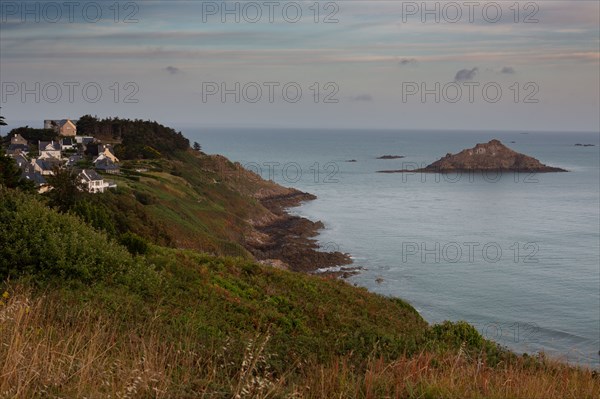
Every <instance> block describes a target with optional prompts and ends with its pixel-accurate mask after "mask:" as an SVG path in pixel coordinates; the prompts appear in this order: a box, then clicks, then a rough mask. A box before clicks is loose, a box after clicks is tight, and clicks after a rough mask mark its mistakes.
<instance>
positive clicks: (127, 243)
mask: <svg viewBox="0 0 600 399" xmlns="http://www.w3.org/2000/svg"><path fill="white" fill-rule="evenodd" d="M119 242H120V243H121V245H123V246H124V247H125V248H127V249H128V250H129V252H130V253H132V254H134V255H143V254H145V253H147V252H148V242H146V240H144V239H143V238H142V237H140V236H138V235H137V234H135V233H132V232H127V233H125V234H123V235H121V238H119Z"/></svg>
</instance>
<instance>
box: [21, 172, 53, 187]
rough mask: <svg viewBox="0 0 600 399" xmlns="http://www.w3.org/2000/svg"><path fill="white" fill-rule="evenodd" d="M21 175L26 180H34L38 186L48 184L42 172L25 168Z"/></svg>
mask: <svg viewBox="0 0 600 399" xmlns="http://www.w3.org/2000/svg"><path fill="white" fill-rule="evenodd" d="M21 177H23V178H24V179H26V180H31V181H33V182H34V183H35V184H36V185H37V186H41V185H43V184H47V182H46V179H45V178H44V176H42V175H41V173H38V172H34V171H32V170H30V169H25V170H24V171H23V173H22V174H21Z"/></svg>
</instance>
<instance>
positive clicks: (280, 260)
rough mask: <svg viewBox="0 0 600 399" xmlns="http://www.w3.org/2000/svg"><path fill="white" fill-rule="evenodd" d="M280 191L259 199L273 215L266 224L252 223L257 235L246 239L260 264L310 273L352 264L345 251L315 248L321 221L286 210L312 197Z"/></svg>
mask: <svg viewBox="0 0 600 399" xmlns="http://www.w3.org/2000/svg"><path fill="white" fill-rule="evenodd" d="M282 189H283V187H282ZM282 191H283V192H282V193H271V195H267V196H261V198H259V201H260V202H261V204H262V205H263V206H264V207H265V208H267V209H268V210H269V211H270V212H271V213H272V214H273V215H274V216H275V217H274V218H270V219H269V220H268V221H266V223H265V222H261V223H254V229H255V230H256V233H257V234H254V236H252V237H250V238H249V239H247V240H246V248H247V249H248V250H249V251H250V252H251V253H252V254H253V255H254V256H255V257H256V259H257V260H259V261H260V262H261V263H264V264H268V265H271V266H274V267H278V268H283V269H288V270H293V271H299V272H314V271H316V270H318V269H322V268H328V267H333V266H341V265H348V264H350V263H352V260H351V258H350V256H349V255H348V254H344V253H341V252H339V251H336V250H335V249H336V248H320V247H319V245H318V244H317V242H316V240H315V237H316V236H317V235H318V233H319V230H321V229H322V228H323V227H324V225H323V223H322V222H321V221H317V222H313V221H311V220H308V219H306V218H303V217H299V216H293V215H290V214H289V213H288V212H287V209H288V208H291V207H294V206H298V205H300V204H301V203H302V202H305V201H311V200H314V199H316V197H315V196H314V195H312V194H309V193H304V192H301V191H298V190H294V189H284V190H282ZM331 250H333V251H332V252H327V251H331Z"/></svg>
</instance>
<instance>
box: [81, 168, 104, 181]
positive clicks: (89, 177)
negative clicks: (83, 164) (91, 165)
mask: <svg viewBox="0 0 600 399" xmlns="http://www.w3.org/2000/svg"><path fill="white" fill-rule="evenodd" d="M79 175H80V176H81V177H82V178H83V179H84V180H85V181H98V180H104V179H103V178H102V176H100V175H99V174H98V172H96V171H95V170H93V169H83V170H82V171H81V173H80V174H79Z"/></svg>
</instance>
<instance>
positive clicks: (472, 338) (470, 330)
mask: <svg viewBox="0 0 600 399" xmlns="http://www.w3.org/2000/svg"><path fill="white" fill-rule="evenodd" d="M432 333H433V336H434V338H435V339H437V340H439V341H442V342H444V343H445V344H447V345H449V346H450V347H453V348H456V347H459V346H461V345H462V344H463V343H464V344H466V345H467V346H468V347H469V348H477V349H481V348H482V347H483V345H484V343H485V339H484V338H483V337H482V336H481V334H479V332H478V331H477V329H476V328H475V327H473V326H472V325H470V324H469V323H467V322H465V321H457V322H455V323H453V322H451V321H445V322H443V323H442V324H436V325H434V326H433V327H432Z"/></svg>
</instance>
